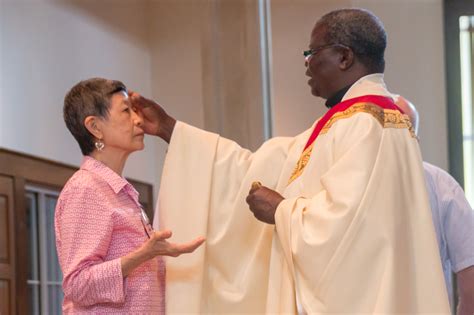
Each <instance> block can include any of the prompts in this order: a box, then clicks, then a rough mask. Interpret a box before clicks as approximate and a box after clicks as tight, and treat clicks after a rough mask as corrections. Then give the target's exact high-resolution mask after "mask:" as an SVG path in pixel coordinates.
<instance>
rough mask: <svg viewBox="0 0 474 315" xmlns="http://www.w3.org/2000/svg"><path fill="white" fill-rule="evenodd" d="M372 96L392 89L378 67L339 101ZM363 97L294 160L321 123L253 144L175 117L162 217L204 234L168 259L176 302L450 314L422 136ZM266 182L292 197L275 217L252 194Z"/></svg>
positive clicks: (175, 227)
mask: <svg viewBox="0 0 474 315" xmlns="http://www.w3.org/2000/svg"><path fill="white" fill-rule="evenodd" d="M368 94H373V95H382V96H390V94H389V93H388V91H387V90H386V89H385V85H384V83H383V77H382V75H381V74H378V75H370V76H367V77H364V78H362V79H361V80H359V81H358V82H356V83H355V84H354V85H353V86H352V87H351V88H350V89H349V91H348V92H347V93H346V95H345V97H344V99H350V98H353V97H358V96H361V95H368ZM354 108H358V107H354ZM360 108H361V109H360V110H355V111H354V110H348V111H344V112H341V113H338V114H337V117H336V115H335V116H334V117H336V118H335V119H333V120H332V121H330V122H328V124H327V125H326V126H327V128H325V129H323V131H322V132H321V134H320V135H319V136H318V137H317V139H316V140H315V141H314V143H313V146H312V151H311V150H310V151H309V153H308V150H306V153H307V158H309V160H307V164H306V165H305V167H304V168H303V169H300V171H299V172H295V166H296V164H297V162H298V161H301V160H303V159H300V158H301V157H302V152H303V149H304V147H305V144H306V142H307V140H308V138H309V136H310V135H311V133H312V130H313V128H310V129H308V130H307V131H305V132H303V133H302V134H300V135H298V136H296V137H294V138H274V139H271V140H269V141H267V142H265V143H264V144H263V145H262V147H261V148H260V149H258V150H257V151H256V152H255V153H252V152H249V151H248V150H245V149H242V148H241V147H239V146H238V145H237V144H236V143H235V142H232V141H230V140H227V139H224V138H222V137H219V136H218V135H217V134H213V133H210V132H206V131H203V130H200V129H197V128H194V127H191V126H189V125H186V124H184V123H181V122H178V123H177V124H176V127H175V130H174V132H173V135H172V138H171V141H170V145H169V148H168V153H167V156H166V160H165V164H164V169H163V176H162V181H161V189H160V197H159V211H160V220H161V222H160V223H161V228H166V229H171V230H172V231H173V233H174V236H173V241H177V242H179V241H189V239H191V238H194V237H196V236H198V235H204V236H206V238H207V241H206V243H205V244H204V245H203V246H202V248H199V249H198V250H197V251H196V252H195V253H193V254H191V255H183V256H181V257H178V258H170V259H167V260H166V262H167V276H166V280H167V292H166V298H167V300H166V303H167V312H168V313H170V314H174V313H254V314H263V313H288V314H294V313H296V312H297V307H296V304H297V303H296V300H298V302H299V304H301V308H302V310H303V311H304V312H306V313H308V314H318V313H319V314H324V313H346V314H362V313H364V314H376V313H377V314H394V313H397V314H401V313H404V314H422V313H424V314H428V313H429V314H435V313H436V314H448V313H449V305H448V299H447V294H446V289H445V286H444V282H443V274H442V269H441V265H440V258H439V254H438V249H437V244H436V238H435V233H434V229H433V223H432V220H431V214H430V208H429V201H428V197H427V193H426V188H425V181H424V177H423V176H424V175H423V168H422V164H421V156H420V151H419V147H418V143H417V140H416V138H414V137H413V135H412V134H411V133H410V131H409V130H408V128H407V126H406V124H398V125H397V124H396V123H394V122H393V121H391V120H390V119H389V118H387V117H388V115H387V116H383V115H384V114H383V113H384V112H383V110H382V112H380V111H378V113H379V114H380V115H382V116H380V115H379V116H376V114H374V111H371V110H367V108H369V109H370V108H375V107H370V106H365V105H364V106H362V107H360ZM364 108H365V109H364ZM375 109H377V108H375ZM375 112H377V110H375ZM392 112H393V111H392ZM392 114H393V113H392ZM401 116H402V115H401V114H400V113H399V112H396V113H395V114H393V115H392V117H396V118H397V117H398V118H400V117H401ZM384 117H385V118H384ZM384 119H385V121H384ZM298 165H300V164H299V163H298ZM292 175H293V176H292ZM290 177H291V178H292V181H291V182H290V183H289V179H290ZM257 180H258V181H260V182H262V184H263V185H264V186H267V187H269V188H271V189H274V190H276V191H278V192H279V193H281V194H282V195H283V196H284V197H285V198H286V199H285V200H284V201H283V202H281V203H280V205H279V206H278V208H277V211H276V214H275V220H276V224H275V226H274V225H268V224H265V223H262V222H259V221H258V220H256V219H255V218H254V216H253V214H252V213H251V212H250V210H249V208H248V205H247V204H246V202H245V198H246V196H247V194H248V191H249V189H250V187H251V184H252V182H253V181H257Z"/></svg>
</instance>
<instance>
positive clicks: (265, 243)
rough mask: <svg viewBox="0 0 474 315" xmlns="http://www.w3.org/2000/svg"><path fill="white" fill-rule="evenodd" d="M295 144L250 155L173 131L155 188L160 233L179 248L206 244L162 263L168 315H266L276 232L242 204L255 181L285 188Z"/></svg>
mask: <svg viewBox="0 0 474 315" xmlns="http://www.w3.org/2000/svg"><path fill="white" fill-rule="evenodd" d="M292 139H293V138H291V139H290V138H278V139H272V140H270V141H267V142H266V143H265V144H263V145H262V147H260V148H259V149H258V150H257V151H256V152H254V153H252V152H250V151H249V150H246V149H243V148H241V147H240V146H239V145H238V144H236V143H235V142H233V141H230V140H228V139H225V138H223V137H220V136H219V135H217V134H214V133H211V132H206V131H204V130H200V129H198V128H195V127H192V126H189V125H187V124H184V123H182V122H178V123H177V124H176V126H175V130H174V131H173V136H172V138H171V141H170V145H169V147H168V152H167V156H166V159H165V164H164V168H163V175H162V180H161V185H160V195H159V202H158V207H159V215H160V228H166V229H171V230H172V231H173V240H175V241H177V242H181V241H182V242H185V241H188V240H189V239H192V238H194V237H196V236H198V235H203V236H206V243H205V244H204V246H202V247H201V248H199V249H198V250H197V251H196V252H195V253H193V254H192V255H187V256H185V257H178V258H176V259H167V261H166V265H167V271H166V279H167V294H166V296H167V302H166V304H167V310H168V311H169V312H171V313H222V312H228V311H229V310H231V309H234V310H239V312H257V313H263V312H264V307H265V296H266V290H267V283H268V264H269V256H270V250H271V241H272V236H273V229H272V226H270V225H267V224H264V223H262V222H260V221H258V220H256V219H255V218H254V216H253V214H252V213H251V212H250V210H249V208H248V205H247V204H246V202H245V198H246V196H247V195H248V192H249V190H250V187H251V184H252V182H253V181H261V182H262V184H263V185H266V186H268V187H270V188H273V189H276V188H277V186H278V185H277V184H278V183H279V182H281V181H284V182H285V183H286V182H287V180H288V178H289V176H290V172H291V169H292V167H293V166H294V164H292V165H291V166H292V167H291V168H289V170H288V172H286V173H285V172H282V165H283V164H285V162H286V159H287V154H288V150H289V148H290V147H291V146H292V144H293V140H292ZM282 179H284V180H282ZM183 294H185V295H186V299H185V301H183V300H182V299H180V298H179V296H182V295H183ZM188 294H189V295H188Z"/></svg>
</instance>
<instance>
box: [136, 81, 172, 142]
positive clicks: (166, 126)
mask: <svg viewBox="0 0 474 315" xmlns="http://www.w3.org/2000/svg"><path fill="white" fill-rule="evenodd" d="M128 96H129V99H130V105H131V106H132V108H133V109H134V110H136V111H137V113H138V114H139V115H140V116H141V117H142V118H143V124H142V125H141V126H140V127H141V128H142V129H143V131H144V132H145V133H147V134H149V135H155V136H158V137H160V138H162V139H163V140H165V141H166V142H168V143H169V142H170V139H171V135H172V134H173V129H174V126H175V124H176V119H174V118H173V117H171V116H169V115H168V114H167V113H166V112H165V110H164V109H163V108H162V107H161V106H160V105H159V104H158V103H156V102H155V101H153V100H150V99H148V98H146V97H143V96H142V95H140V94H138V93H137V92H134V91H130V90H129V91H128Z"/></svg>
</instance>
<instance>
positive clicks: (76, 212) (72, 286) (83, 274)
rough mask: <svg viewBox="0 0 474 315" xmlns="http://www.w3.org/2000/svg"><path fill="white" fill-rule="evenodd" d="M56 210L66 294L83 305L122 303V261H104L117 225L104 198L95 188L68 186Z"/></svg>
mask: <svg viewBox="0 0 474 315" xmlns="http://www.w3.org/2000/svg"><path fill="white" fill-rule="evenodd" d="M57 209H58V210H57V211H58V214H57V218H56V229H57V231H58V233H59V234H60V238H61V250H60V252H59V253H58V256H59V260H60V264H61V267H62V270H63V276H64V281H63V290H64V295H65V296H67V297H68V298H69V299H70V300H72V301H73V302H74V303H77V304H78V305H81V306H89V305H93V304H98V303H123V302H124V301H125V292H124V291H125V280H124V279H123V276H122V268H121V261H120V258H117V259H114V260H110V261H105V260H104V257H105V256H106V254H107V251H108V249H109V244H110V241H111V238H112V233H113V230H114V223H113V216H112V212H111V211H110V209H107V208H106V207H105V206H104V203H103V197H102V196H100V195H98V194H97V192H96V191H95V190H94V189H93V187H82V186H81V187H69V189H68V191H65V192H63V193H62V198H61V199H60V201H59V203H58V207H57Z"/></svg>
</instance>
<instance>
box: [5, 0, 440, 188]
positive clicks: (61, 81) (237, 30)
mask: <svg viewBox="0 0 474 315" xmlns="http://www.w3.org/2000/svg"><path fill="white" fill-rule="evenodd" d="M0 5H1V10H0V27H1V29H0V70H1V73H0V111H1V115H0V146H1V147H6V148H9V149H13V150H17V151H21V152H26V153H30V154H33V155H37V156H41V157H45V158H49V159H53V160H57V161H62V162H66V163H69V164H75V165H78V164H79V162H80V151H79V148H78V146H77V144H76V143H75V141H74V139H73V138H72V137H71V136H70V134H69V132H68V131H67V130H66V128H65V126H64V123H63V121H62V117H61V109H62V99H63V97H64V94H65V92H66V91H67V89H68V88H70V87H71V86H72V85H73V84H74V83H76V82H77V81H78V80H81V79H85V78H88V77H92V76H104V77H109V78H117V79H121V80H123V81H124V82H125V83H126V84H127V85H128V86H129V87H132V88H134V89H137V90H139V91H140V92H142V93H143V94H144V95H148V96H152V97H153V98H155V99H156V100H157V101H159V102H160V103H162V104H163V105H164V107H165V108H166V110H168V111H169V112H170V113H171V114H173V115H174V116H176V117H177V118H178V119H180V120H183V121H186V122H189V123H191V124H194V125H196V126H199V127H204V128H206V129H209V130H214V131H219V132H222V133H223V134H225V135H226V136H229V137H231V138H234V139H237V140H239V142H241V143H243V144H245V145H246V146H250V147H251V148H255V147H257V146H258V145H259V143H261V141H262V129H261V128H260V121H261V94H260V86H261V85H260V65H259V56H258V54H259V43H258V28H257V20H256V19H257V6H256V2H255V1H252V0H242V1H221V0H179V1H176V0H136V1H129V0H101V1H83V0H75V1H72V0H62V1H56V0H0ZM351 5H355V6H361V7H366V8H369V9H371V10H373V11H374V12H375V14H377V15H378V16H380V18H381V19H382V21H383V22H384V23H385V26H386V29H387V32H388V36H389V47H388V50H387V58H386V59H387V69H386V70H387V71H386V80H387V83H388V85H389V87H390V89H391V90H392V91H393V92H398V93H401V94H403V95H404V96H406V97H407V98H409V99H411V100H412V101H413V102H414V103H415V104H417V105H418V108H419V110H420V113H421V118H422V124H421V135H420V136H421V139H422V140H421V145H422V151H423V154H424V156H425V159H426V160H428V161H431V162H434V163H435V164H437V165H440V166H441V167H446V166H447V137H446V135H447V129H446V119H445V111H446V105H445V83H444V61H443V58H444V56H443V36H442V34H443V29H442V25H443V22H442V21H443V20H442V1H441V0H373V1H369V0H365V1H363V0H359V1H355V0H352V1H351V0H273V1H271V14H272V16H271V20H272V35H273V37H272V44H273V46H272V61H273V63H272V65H273V67H272V82H273V117H274V134H275V135H295V134H297V133H299V132H300V131H302V130H304V129H306V128H307V127H308V126H309V125H311V124H312V123H313V122H314V120H315V119H316V118H317V117H318V116H320V115H321V114H322V113H323V112H324V111H325V108H324V106H323V105H322V104H323V102H322V100H320V99H316V98H314V97H313V96H311V94H310V91H309V88H308V86H307V83H306V82H307V78H306V77H305V75H304V71H305V69H304V63H303V57H302V51H303V50H304V49H305V48H306V47H307V45H308V41H309V34H310V31H311V29H312V27H313V25H314V23H315V21H316V19H317V18H318V17H319V16H320V15H322V14H324V13H325V12H327V11H329V10H331V9H335V8H338V7H346V6H351ZM165 150H166V145H164V144H163V143H162V142H161V141H160V140H156V139H147V141H146V149H145V151H144V152H139V153H137V154H134V155H132V157H131V158H130V161H129V163H128V164H127V167H126V171H125V173H126V175H127V176H131V177H134V178H137V179H141V180H144V181H147V182H151V183H153V184H154V185H155V187H156V188H157V187H158V185H157V184H158V182H159V177H160V174H161V167H162V162H163V158H164V155H165Z"/></svg>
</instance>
